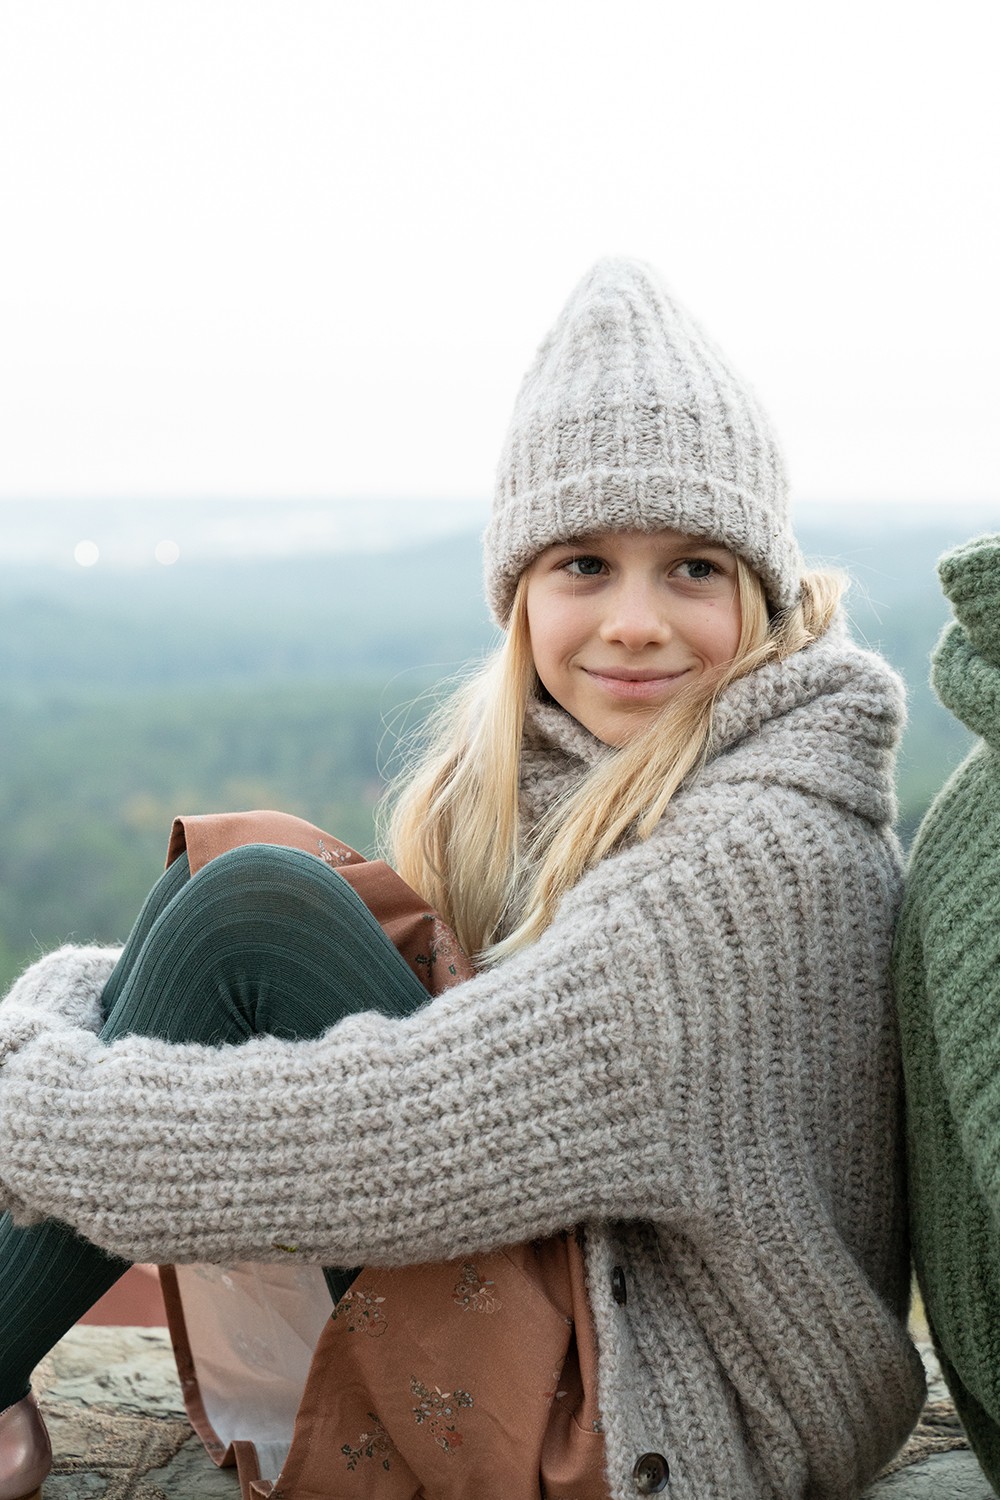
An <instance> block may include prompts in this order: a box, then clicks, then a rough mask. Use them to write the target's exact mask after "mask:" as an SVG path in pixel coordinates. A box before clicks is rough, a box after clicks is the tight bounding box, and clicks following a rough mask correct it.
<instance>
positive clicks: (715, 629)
mask: <svg viewBox="0 0 1000 1500" xmlns="http://www.w3.org/2000/svg"><path fill="white" fill-rule="evenodd" d="M527 608H528V629H529V632H530V636H531V651H532V656H533V657H534V661H535V670H536V671H537V673H538V676H539V678H540V680H541V682H542V684H543V686H544V687H545V689H546V690H547V692H548V693H549V694H550V695H551V696H552V697H553V698H554V699H555V701H556V702H557V703H558V704H559V705H560V706H561V707H562V708H564V709H565V710H566V712H567V713H569V714H572V715H573V718H574V719H577V720H579V722H580V723H581V724H582V725H583V726H584V727H585V728H586V729H589V730H590V732H591V734H593V735H596V737H597V738H598V739H599V740H603V741H604V743H605V744H606V745H615V746H621V745H624V744H626V743H627V742H628V741H629V740H630V739H631V738H632V737H633V735H635V734H637V733H638V732H639V731H640V730H642V729H644V728H645V727H646V726H647V725H648V724H649V723H650V721H651V720H652V719H653V718H654V717H655V716H656V715H657V714H658V713H659V711H660V710H661V709H662V708H663V707H664V705H665V704H667V703H669V701H670V699H671V698H672V697H673V696H674V695H675V694H676V693H677V692H678V691H679V690H681V689H682V688H684V687H685V686H687V685H688V684H690V683H693V682H695V681H697V680H698V679H699V678H701V677H704V676H705V675H706V674H707V673H713V672H715V671H716V670H717V669H718V668H720V667H724V666H725V665H727V664H728V663H729V662H731V661H732V659H733V657H734V656H735V655H736V649H737V646H738V645H739V639H740V619H741V617H740V601H739V590H738V587H737V575H736V559H735V557H734V556H733V554H732V553H731V552H728V551H727V550H726V548H725V547H722V546H719V545H717V544H716V543H714V542H713V543H708V542H704V541H699V540H697V539H696V538H694V537H690V536H685V535H683V534H682V533H681V532H678V531H656V532H652V533H648V534H647V533H645V532H635V531H625V532H611V531H606V532H599V533H596V534H595V535H593V536H587V537H582V538H579V539H578V540H576V541H573V542H565V543H564V542H558V543H556V544H555V546H552V547H549V548H547V549H546V551H544V552H543V553H541V555H540V556H539V557H537V558H536V559H535V561H534V562H533V563H532V565H531V567H530V569H529V571H528V583H527Z"/></svg>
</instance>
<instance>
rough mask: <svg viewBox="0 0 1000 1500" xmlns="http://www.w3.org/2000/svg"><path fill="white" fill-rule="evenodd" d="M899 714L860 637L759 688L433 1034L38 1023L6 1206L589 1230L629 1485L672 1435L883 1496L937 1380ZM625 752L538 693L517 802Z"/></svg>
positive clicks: (738, 1495) (320, 1227) (352, 1247)
mask: <svg viewBox="0 0 1000 1500" xmlns="http://www.w3.org/2000/svg"><path fill="white" fill-rule="evenodd" d="M900 715H901V700H900V693H899V688H898V684H897V682H896V679H895V678H894V677H893V676H892V674H891V673H890V672H889V670H888V669H887V668H886V667H885V665H884V664H883V663H882V662H880V661H879V660H878V659H877V658H875V657H871V656H868V655H866V654H864V653H862V652H859V651H857V650H855V649H854V648H853V647H851V646H849V645H848V644H847V643H846V642H844V641H843V640H841V639H838V638H836V637H828V638H827V639H825V640H823V641H821V642H819V643H817V644H816V645H814V646H811V647H810V648H808V649H807V650H805V651H803V652H801V653H800V654H799V655H797V656H795V657H793V658H791V659H790V660H788V661H786V662H784V663H780V664H776V665H771V666H768V667H766V668H764V669H762V670H760V671H759V672H757V673H755V674H754V675H753V676H751V677H750V678H747V679H745V680H743V681H741V682H739V683H736V684H734V685H733V686H732V687H731V688H730V689H728V690H727V692H726V694H725V696H724V698H723V700H722V702H721V705H720V709H719V712H718V718H717V735H716V742H715V749H714V753H713V755H712V757H711V758H710V760H709V761H708V763H707V765H706V766H705V767H704V769H703V771H702V772H701V773H700V775H699V776H698V777H697V779H696V780H694V781H693V782H692V784H690V785H688V786H686V787H685V788H683V789H682V790H681V791H680V792H679V793H678V794H677V796H676V797H675V798H674V799H673V801H672V802H671V804H670V806H669V809H668V811H667V814H666V816H665V818H664V819H663V821H662V823H661V824H660V826H659V827H658V828H657V830H656V831H655V832H654V834H653V836H652V837H651V838H650V839H649V840H648V841H647V842H646V843H644V844H637V845H634V846H632V847H629V848H627V849H625V850H623V851H622V852H620V853H619V854H617V855H615V856H613V857H610V858H608V859H606V860H605V861H604V862H603V863H602V864H601V865H600V866H599V867H598V868H597V869H596V870H594V871H593V872H592V873H591V874H589V875H588V876H587V877H585V878H584V879H583V880H582V881H581V882H580V883H579V884H578V886H577V887H576V888H575V889H574V890H573V891H572V892H571V893H570V894H569V896H568V897H567V898H566V899H565V901H564V902H563V904H562V906H561V908H560V910H559V912H558V914H557V918H556V920H555V922H554V923H553V925H552V926H551V927H550V928H549V930H548V931H547V932H546V933H545V934H544V935H543V936H542V938H541V939H540V940H539V941H538V942H537V943H536V944H535V945H534V946H533V947H531V948H530V949H529V950H527V951H525V952H523V953H520V954H518V955H516V956H515V957H513V958H511V959H510V960H509V961H507V962H506V963H504V964H503V965H501V966H499V967H498V968H497V969H495V970H494V971H492V972H489V973H486V974H483V975H480V976H478V977H477V978H475V979H473V980H471V981H469V982H468V983H466V984H464V985H461V986H459V987H458V988H456V989H454V990H451V991H448V992H447V993H446V994H444V995H441V996H439V997H438V998H437V999H435V1000H433V1001H431V1002H429V1003H428V1005H427V1006H425V1008H424V1009H423V1010H422V1011H420V1012H419V1013H418V1014H416V1015H415V1016H413V1017H412V1018H410V1019H408V1020H403V1021H392V1020H385V1019H383V1018H381V1017H379V1016H377V1015H373V1014H368V1015H361V1016H356V1017H353V1018H350V1019H347V1020H345V1021H344V1022H342V1023H341V1024H340V1025H339V1026H337V1027H335V1028H334V1029H333V1030H332V1031H331V1032H329V1033H328V1034H327V1035H326V1036H324V1037H322V1038H320V1039H319V1040H316V1041H309V1042H294V1043H289V1042H283V1041H276V1040H273V1039H260V1040H257V1041H253V1042H250V1043H248V1044H246V1045H244V1046H241V1047H229V1048H221V1049H217V1050H213V1049H210V1048H206V1047H201V1046H191V1047H173V1046H170V1045H168V1044H165V1043H163V1042H159V1041H150V1040H147V1039H144V1038H141V1037H130V1038H126V1039H123V1040H121V1041H118V1042H116V1043H115V1044H114V1045H112V1046H110V1047H106V1046H102V1044H101V1043H100V1041H99V1040H98V1039H97V1038H96V1037H94V1036H93V1035H92V1034H91V1033H90V1032H89V1031H87V1030H85V1029H77V1030H67V1029H61V1030H60V1029H56V1030H52V1031H50V1032H47V1033H46V1034H45V1035H43V1036H40V1037H35V1038H34V1039H31V1040H26V1041H24V1042H23V1045H21V1046H20V1047H19V1048H18V1049H16V1050H13V1051H11V1052H10V1054H9V1055H8V1057H7V1060H6V1063H5V1065H4V1067H3V1068H2V1069H0V1183H2V1186H0V1204H2V1202H3V1201H6V1202H8V1203H13V1204H14V1206H15V1207H18V1209H19V1212H20V1213H21V1214H22V1215H25V1214H27V1215H31V1214H33V1213H46V1214H51V1215H54V1216H56V1217H59V1218H62V1219H65V1220H67V1221H68V1222H69V1223H71V1224H73V1225H74V1226H75V1227H77V1228H78V1229H79V1230H80V1231H81V1232H82V1233H83V1234H85V1235H87V1236H89V1237H90V1238H91V1239H93V1240H94V1241H96V1242H97V1243H98V1244H100V1245H102V1246H105V1247H106V1248H107V1249H108V1250H110V1251H113V1252H115V1253H117V1254H120V1255H124V1256H127V1257H129V1258H130V1259H132V1260H153V1261H169V1260H182V1261H183V1260H214V1261H222V1262H226V1261H240V1260H268V1259H272V1260H277V1259H281V1258H283V1257H284V1255H285V1254H286V1253H287V1250H286V1249H285V1248H284V1247H287V1246H289V1245H292V1246H297V1253H298V1254H299V1255H300V1256H302V1257H303V1258H304V1259H307V1260H312V1261H320V1262H322V1263H324V1264H333V1265H338V1264H339V1265H361V1264H365V1263H369V1264H379V1263H382V1264H393V1263H407V1262H415V1261H424V1260H439V1259H447V1258H451V1257H456V1256H466V1255H474V1254H476V1253H477V1252H480V1251H483V1250H486V1249H489V1248H491V1247H495V1246H497V1245H502V1244H505V1243H516V1242H519V1241H523V1240H530V1239H532V1238H535V1237H539V1236H545V1235H549V1234H551V1233H553V1232H554V1231H556V1230H557V1229H560V1228H562V1227H564V1226H567V1225H571V1224H576V1223H582V1224H583V1225H584V1226H585V1232H586V1247H587V1249H586V1254H587V1261H588V1274H589V1292H590V1297H591V1301H592V1305H593V1309H594V1316H595V1319H596V1323H597V1332H598V1342H599V1350H600V1399H601V1408H602V1413H603V1417H604V1422H605V1427H606V1433H607V1453H608V1463H609V1485H610V1493H611V1495H612V1497H613V1500H632V1497H634V1495H635V1493H636V1489H635V1485H634V1482H633V1479H632V1470H633V1466H634V1465H635V1462H636V1460H637V1458H638V1457H639V1455H641V1454H643V1453H647V1452H654V1453H661V1454H663V1455H664V1456H665V1457H666V1459H667V1461H668V1463H669V1465H670V1484H669V1490H668V1493H669V1494H670V1495H672V1496H673V1497H675V1500H765V1497H767V1500H779V1497H780V1500H803V1497H809V1500H848V1497H855V1496H857V1495H858V1494H859V1493H860V1492H861V1490H862V1489H863V1488H864V1486H865V1485H866V1483H867V1482H868V1481H870V1479H871V1478H872V1476H873V1475H874V1474H875V1473H876V1471H877V1470H878V1468H879V1467H880V1465H881V1464H882V1463H883V1462H884V1461H885V1460H886V1459H887V1458H888V1457H889V1455H890V1454H891V1453H892V1452H893V1451H894V1450H895V1448H896V1447H897V1446H898V1445H899V1444H900V1442H901V1441H902V1440H903V1438H904V1437H905V1435H906V1433H907V1431H908V1430H909V1428H910V1426H911V1425H912V1422H913V1421H914V1419H915V1417H916V1414H917V1412H918V1410H919V1407H920V1402H921V1396H922V1377H921V1372H920V1364H919V1360H918V1359H917V1357H916V1355H915V1353H914V1351H913V1349H912V1347H911V1345H910V1343H909V1341H908V1339H907V1337H906V1334H905V1331H904V1328H903V1323H902V1316H903V1312H904V1308H905V1306H906V1303H907V1298H908V1281H909V1267H908V1259H907V1247H906V1239H905V1208H904V1203H903V1198H902V1189H901V1177H900V1167H901V1136H900V1119H899V1069H898V1062H897V1046H896V1036H895V1029H894V1023H893V1016H892V1009H891V1005H890V1000H889V994H888V990H887V962H888V953H889V942H890V934H891V930H892V923H893V917H894V913H895V910H896V902H897V895H898V890H899V858H898V849H897V846H896V843H895V841H894V839H893V836H892V834H891V832H890V829H889V823H890V819H891V817H892V815H893V797H892V790H891V780H890V773H891V763H892V755H893V749H894V745H895V742H896V738H897V734H898V729H899V723H900ZM606 753H607V751H606V749H605V747H603V746H600V745H599V744H598V743H597V742H596V741H594V740H592V739H591V738H590V736H589V735H587V734H586V732H585V731H583V730H581V728H580V727H579V725H577V724H575V723H574V722H573V721H570V720H567V719H566V717H565V716H564V715H563V714H562V713H561V712H560V711H559V710H557V709H542V710H540V711H539V712H538V713H537V714H536V716H535V718H534V720H533V723H532V725H531V729H530V733H529V739H528V742H527V744H526V748H525V754H524V794H525V799H526V806H530V807H531V808H532V809H533V810H535V809H537V808H539V807H541V806H543V805H545V804H546V803H547V802H548V801H549V800H550V798H551V797H552V796H553V795H554V794H556V793H557V792H558V790H559V789H560V788H561V787H563V786H565V785H566V784H567V783H568V782H572V781H574V780H575V779H576V778H578V777H579V776H580V775H581V774H582V773H583V772H584V770H585V768H586V766H587V765H588V764H589V763H590V762H592V761H593V759H594V758H595V757H596V756H600V755H603V754H606ZM3 1010H4V1007H3V1006H2V1005H0V1030H2V1018H3ZM616 1267H618V1268H621V1269H622V1270H623V1271H624V1285H625V1288H626V1291H627V1300H626V1301H625V1302H624V1303H623V1302H622V1301H621V1288H622V1282H621V1279H620V1278H619V1277H616V1278H615V1285H616V1288H617V1290H618V1293H619V1298H618V1300H616V1299H615V1297H614V1296H613V1295H612V1270H613V1269H614V1268H616Z"/></svg>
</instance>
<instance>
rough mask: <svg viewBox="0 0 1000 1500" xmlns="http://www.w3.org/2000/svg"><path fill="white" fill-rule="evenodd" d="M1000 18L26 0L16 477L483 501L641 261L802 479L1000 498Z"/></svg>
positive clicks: (10, 193)
mask: <svg viewBox="0 0 1000 1500" xmlns="http://www.w3.org/2000/svg"><path fill="white" fill-rule="evenodd" d="M992 9H993V7H992V4H987V3H980V0H952V3H950V4H949V5H948V6H947V7H945V6H943V5H940V4H938V3H935V4H926V3H922V0H907V3H903V0H899V3H897V0H864V3H855V0H838V3H837V4H835V5H831V4H829V3H817V4H814V5H807V4H803V3H802V0H794V3H792V0H787V3H786V0H755V3H753V4H747V3H746V0H699V3H696V4H692V3H690V0H686V3H684V4H677V3H673V0H613V3H612V0H609V3H600V4H595V3H590V0H571V3H564V0H503V3H502V4H489V3H485V0H484V3H480V4H470V3H469V0H460V3H453V0H420V3H413V0H364V3H359V0H346V3H340V0H323V3H320V0H276V3H272V0H0V205H2V207H0V213H2V222H3V232H2V236H0V428H2V432H0V500H5V501H11V502H24V503H25V504H27V503H28V502H32V501H34V502H40V501H52V500H66V501H77V502H81V503H90V502H94V501H96V500H98V499H100V500H109V499H110V500H122V501H135V500H145V501H147V502H151V501H156V502H160V501H163V502H171V501H174V500H184V501H187V502H191V501H195V500H199V499H204V500H219V499H226V500H228V499H233V498H236V499H247V500H263V499H267V500H274V501H293V502H296V503H297V504H298V505H299V506H300V507H301V505H303V504H306V505H312V504H314V503H315V504H322V503H325V502H331V503H333V502H336V503H337V504H340V505H343V504H349V505H354V506H357V507H359V508H360V507H363V506H364V505H366V504H367V505H373V506H374V505H377V504H378V503H380V502H383V501H386V500H391V501H392V502H393V503H394V504H397V505H398V504H403V505H404V506H410V507H412V510H413V513H414V515H415V516H419V515H420V514H422V508H426V509H427V513H428V514H430V512H431V510H432V509H433V510H434V512H435V514H438V515H439V514H440V511H441V508H442V507H449V506H453V507H454V508H455V515H456V517H459V518H461V517H463V516H466V515H468V516H470V517H472V516H473V515H474V516H476V517H478V516H479V515H480V514H481V513H482V511H483V509H484V507H485V505H486V504H487V502H488V497H489V494H490V490H491V487H492V482H493V472H494V468H495V464H496V459H497V455H498V453H499V449H500V444H501V441H502V437H503V433H504V430H505V427H506V424H507V421H508V418H509V414H510V410H511V407H512V404H513V399H514V395H515V392H516V389H517V385H518V382H519V380H520V377H521V375H522V373H523V371H524V369H525V367H526V366H527V364H528V363H529V361H530V358H531V356H532V353H533V351H534V348H535V347H536V345H537V344H538V342H539V341H540V339H541V338H542V336H543V335H544V333H545V332H546V330H547V328H548V327H549V325H550V324H551V323H552V321H553V320H554V318H555V316H556V315H557V313H558V311H559V308H560V306H561V305H562V303H563V301H564V300H565V298H566V297H567V296H568V294H569V292H570V291H571V289H572V287H573V286H574V284H575V283H576V281H577V280H578V279H579V277H580V276H581V275H582V274H583V273H584V272H585V270H586V269H587V267H588V265H589V264H590V263H591V262H592V261H593V260H594V259H596V258H597V257H598V256H600V255H604V254H609V253H624V254H629V255H636V256H639V257H641V258H643V259H646V260H648V261H651V262H652V263H653V264H654V265H656V266H657V267H658V268H659V269H660V270H661V272H662V273H663V274H664V276H665V278H666V280H667V281H668V282H669V284H670V285H671V286H672V288H673V290H674V291H675V293H676V294H677V295H678V296H679V297H680V298H681V300H682V301H684V302H685V303H686V304H687V306H688V307H689V308H690V309H691V310H692V311H693V312H694V313H695V314H696V315H697V316H698V317H699V318H700V320H701V321H702V322H703V323H704V324H705V326H706V327H707V328H708V330H709V331H710V333H711V334H712V335H713V336H714V338H715V339H716V340H717V341H718V342H719V343H720V344H721V345H722V347H723V348H724V349H725V350H726V351H727V353H728V355H729V356H730V358H731V360H732V362H733V363H734V364H735V365H736V366H737V368H738V369H739V370H740V371H741V372H742V373H743V374H744V375H745V376H747V377H748V378H749V379H750V381H751V382H752V383H753V384H754V385H755V387H756V388H757V390H758V392H759V394H760V395H761V396H762V398H763V400H764V403H765V405H766V406H767V407H768V409H769V410H770V412H771V414H772V416H773V418H774V420H775V422H776V425H777V427H778V430H779V432H780V434H781V436H782V440H783V444H784V447H785V450H786V454H787V457H788V462H789V467H790V471H791V475H792V481H793V490H794V493H795V495H796V497H797V501H798V503H799V504H800V505H802V506H803V507H807V508H812V511H813V512H815V511H817V510H820V511H822V513H823V514H824V516H834V515H835V514H836V507H837V506H838V505H851V506H853V507H855V508H857V507H868V506H873V507H883V506H884V507H887V506H895V507H898V508H900V509H901V510H902V511H906V512H913V513H915V512H917V511H920V510H923V511H925V512H928V513H935V512H938V511H941V510H943V509H947V508H949V507H962V506H973V507H978V509H979V511H980V512H981V513H988V512H989V510H990V507H991V506H995V513H996V517H997V520H998V522H1000V459H998V453H1000V445H998V441H997V431H996V418H995V413H996V412H997V410H998V409H1000V376H998V370H1000V361H998V359H997V347H998V339H1000V295H998V280H1000V278H998V276H997V272H996V267H997V266H998V265H1000V207H998V205H1000V193H998V186H1000V183H998V180H997V178H998V167H997V162H998V153H997V147H998V130H1000V127H998V123H997V111H996V109H995V97H996V80H995V48H994V45H993V37H992V35H991V32H990V28H989V26H988V18H989V16H990V13H991V11H992ZM7 509H8V513H9V507H8V508H7Z"/></svg>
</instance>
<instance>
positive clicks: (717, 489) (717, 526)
mask: <svg viewBox="0 0 1000 1500" xmlns="http://www.w3.org/2000/svg"><path fill="white" fill-rule="evenodd" d="M664 529H667V530H674V531H682V532H689V533H691V534H692V535H694V536H698V537H703V538H705V539H706V540H712V541H716V542H721V543H723V544H724V545H725V546H726V547H728V548H729V549H730V551H732V552H735V553H737V554H738V555H739V556H740V557H742V558H744V559H745V560H746V561H747V562H748V563H749V564H750V566H751V568H752V569H753V570H754V572H755V573H757V574H758V576H759V577H760V578H761V579H762V580H763V583H764V586H765V589H766V591H767V595H768V599H769V600H770V602H771V604H772V606H773V607H774V608H776V609H784V608H787V607H788V606H790V605H792V604H794V603H795V602H796V601H797V600H798V597H799V580H800V578H801V575H802V558H801V555H800V553H799V549H798V545H797V543H796V541H795V538H794V536H793V534H792V530H791V525H790V521H789V509H788V484H787V480H786V477H785V469H784V464H783V461H782V457H781V452H780V450H779V447H778V442H777V438H776V437H775V434H774V432H773V430H772V428H771V425H770V422H769V421H768V418H767V416H766V414H765V413H764V411H763V408H762V407H761V405H760V402H759V401H758V400H757V398H756V396H755V395H754V394H753V392H752V391H751V390H750V388H749V387H748V386H747V385H746V384H745V382H744V381H742V380H741V379H740V378H739V377H738V376H737V375H736V374H735V373H734V372H733V370H732V369H731V368H730V366H729V365H728V364H727V363H726V360H725V359H724V357H723V355H722V354H721V353H720V351H719V350H718V349H717V348H716V346H715V345H714V344H713V343H712V342H711V341H710V340H709V339H708V338H707V337H706V335H705V334H704V332H703V331H702V330H701V328H700V327H699V326H698V324H697V323H696V322H695V321H694V319H693V318H692V317H691V315H690V314H689V313H688V312H686V311H685V309H684V308H683V307H682V306H681V304H680V303H679V302H678V301H677V299H676V298H675V297H673V296H672V295H671V293H670V292H669V291H667V289H666V287H665V286H664V285H663V283H662V281H661V280H660V277H659V276H658V274H657V273H656V272H655V271H654V270H653V269H652V268H651V267H649V266H647V265H644V264H643V263H642V262H641V261H635V260H626V259H613V258H608V259H605V260H601V261H598V262H597V264H596V265H595V266H594V267H593V268H592V269H591V271H589V272H588V274H587V275H586V276H585V277H584V279H583V280H582V281H581V282H580V284H579V285H578V286H577V288H576V290H575V291H574V292H573V294H572V295H571V297H570V299H569V301H568V302H567V303H566V306H565V307H564V308H563V310H562V312H561V314H560V316H559V319H558V321H557V322H556V324H555V326H554V327H553V329H552V331H551V333H550V334H549V335H548V337H547V338H546V339H545V341H544V343H543V344H542V345H541V347H540V349H539V351H538V353H537V355H536V357H535V360H534V363H533V364H532V365H531V367H530V369H529V370H528V372H527V374H526V376H525V378H524V381H523V384H522V386H521V389H520V392H519V394H518V397H517V401H516V403H515V407H514V414H513V418H512V420H511V424H510V428H509V430H508V433H507V438H506V441H505V444H504V448H503V452H502V454H501V457H500V463H499V467H498V471H497V482H496V491H495V495H494V503H493V516H492V519H491V521H490V524H489V527H488V529H487V532H486V538H485V574H486V594H487V598H488V599H489V602H490V607H491V609H492V610H493V613H494V615H495V616H496V618H497V619H498V620H499V622H500V623H501V624H505V623H506V621H507V619H508V616H509V614H510V607H511V603H512V601H513V597H514V590H515V588H516V587H517V580H518V578H519V577H520V575H521V573H522V571H523V570H524V568H525V567H526V566H527V565H528V564H529V563H530V562H531V561H532V560H533V559H534V558H535V557H537V556H538V554H539V553H540V552H543V551H544V550H545V548H546V547H549V546H551V545H552V543H553V542H559V541H562V542H565V541H571V540H573V538H575V537H580V536H587V535H590V534H592V533H594V532H599V531H626V530H635V531H657V530H664Z"/></svg>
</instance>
